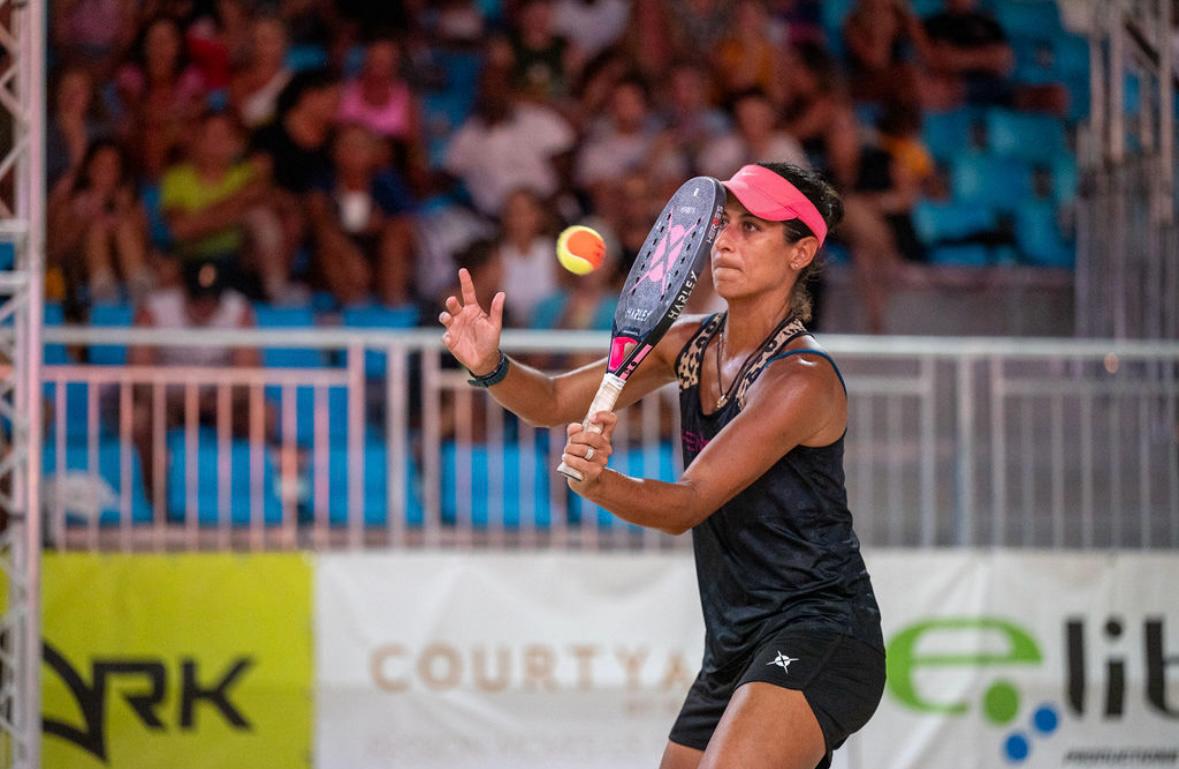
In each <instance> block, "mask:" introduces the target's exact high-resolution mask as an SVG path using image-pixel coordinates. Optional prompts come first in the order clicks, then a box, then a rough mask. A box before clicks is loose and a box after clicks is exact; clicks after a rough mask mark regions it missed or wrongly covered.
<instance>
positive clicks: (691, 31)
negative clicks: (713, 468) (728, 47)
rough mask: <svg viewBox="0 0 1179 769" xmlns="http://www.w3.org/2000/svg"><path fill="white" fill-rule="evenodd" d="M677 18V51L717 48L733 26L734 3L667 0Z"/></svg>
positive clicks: (686, 52) (670, 12) (687, 52)
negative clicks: (731, 18) (730, 19)
mask: <svg viewBox="0 0 1179 769" xmlns="http://www.w3.org/2000/svg"><path fill="white" fill-rule="evenodd" d="M664 2H665V3H666V4H667V9H668V10H667V13H668V15H669V17H670V18H671V19H672V20H674V23H673V24H672V26H671V29H672V33H673V34H674V35H675V47H676V51H675V52H676V54H677V55H679V56H683V55H687V56H691V55H697V56H698V55H700V54H701V53H702V52H707V51H715V50H717V46H718V45H720V42H721V40H722V39H724V36H725V34H726V33H727V32H728V29H729V18H730V16H731V15H732V5H731V4H730V3H729V2H724V0H664Z"/></svg>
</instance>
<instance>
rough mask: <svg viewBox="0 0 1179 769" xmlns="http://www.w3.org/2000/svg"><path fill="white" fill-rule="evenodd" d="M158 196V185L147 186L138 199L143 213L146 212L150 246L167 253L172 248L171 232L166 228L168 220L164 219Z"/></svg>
mask: <svg viewBox="0 0 1179 769" xmlns="http://www.w3.org/2000/svg"><path fill="white" fill-rule="evenodd" d="M160 195H161V193H160V185H158V184H148V185H145V186H144V187H143V191H142V192H141V193H140V199H141V200H142V202H143V208H144V211H146V212H147V230H148V238H149V239H150V240H151V244H152V245H153V246H155V247H156V248H158V249H160V250H162V251H167V250H169V249H170V248H171V247H172V230H171V229H170V228H169V227H168V220H167V219H166V218H164V208H163V205H162V204H161V198H160Z"/></svg>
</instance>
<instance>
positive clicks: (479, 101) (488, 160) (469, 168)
mask: <svg viewBox="0 0 1179 769" xmlns="http://www.w3.org/2000/svg"><path fill="white" fill-rule="evenodd" d="M575 139H576V135H575V134H574V133H573V130H572V129H571V128H570V127H569V125H568V123H566V122H565V120H564V119H563V118H562V117H561V116H560V115H558V114H557V113H556V112H554V111H553V110H552V109H550V108H548V107H545V106H543V105H540V104H528V103H517V102H516V101H515V99H514V98H513V97H512V95H511V92H510V90H509V88H508V80H507V76H506V74H505V73H504V72H503V70H500V69H496V68H488V69H486V70H485V71H484V73H483V76H482V79H481V81H480V87H479V94H478V97H477V98H476V103H475V108H474V111H473V113H472V114H471V116H470V117H469V118H468V119H467V120H466V122H464V123H463V125H462V126H461V127H460V128H459V130H458V131H456V132H455V135H454V137H453V138H452V139H451V142H450V146H449V147H448V149H447V152H446V158H445V159H444V161H443V167H444V169H445V170H446V171H447V172H448V173H450V174H452V175H453V176H455V177H457V178H459V179H460V180H462V182H463V183H464V185H465V187H466V190H467V192H468V193H469V194H470V195H471V200H472V201H473V202H474V204H475V207H476V208H477V209H479V211H480V212H481V213H483V214H485V215H487V216H491V217H498V216H499V213H500V211H501V210H502V208H503V204H504V202H505V201H506V200H507V197H508V195H509V194H510V193H511V192H512V191H514V190H517V189H521V188H523V189H529V190H532V191H534V192H536V193H537V194H538V195H540V196H541V197H543V198H546V199H547V198H551V197H552V196H554V195H555V194H556V193H557V192H558V190H559V189H560V188H561V172H560V168H559V166H560V164H561V160H560V156H562V155H565V154H566V153H568V152H569V151H570V150H572V149H573V147H574V141H575Z"/></svg>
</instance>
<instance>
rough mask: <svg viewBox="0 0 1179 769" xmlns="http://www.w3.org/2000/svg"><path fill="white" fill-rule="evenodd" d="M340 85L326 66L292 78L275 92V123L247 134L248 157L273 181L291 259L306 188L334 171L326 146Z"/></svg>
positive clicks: (302, 226) (302, 224) (299, 239)
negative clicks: (277, 95) (252, 133)
mask: <svg viewBox="0 0 1179 769" xmlns="http://www.w3.org/2000/svg"><path fill="white" fill-rule="evenodd" d="M339 102H340V86H339V83H338V81H337V80H336V78H335V77H334V76H333V75H332V74H331V73H329V72H328V71H327V70H322V69H317V70H307V71H304V72H300V73H298V74H296V75H295V76H294V77H292V78H291V81H290V82H289V83H287V85H286V87H285V88H283V89H282V92H281V93H280V94H279V97H278V103H277V105H276V107H277V114H276V118H275V120H274V122H272V123H270V124H268V125H266V126H264V127H262V128H260V129H258V130H257V131H256V132H255V133H254V135H253V136H252V137H251V139H250V153H251V158H252V160H253V161H254V162H255V163H256V164H257V165H258V166H259V168H261V170H262V173H263V174H264V176H265V177H266V178H268V179H269V180H270V182H271V184H272V186H273V191H272V193H271V195H270V199H269V203H270V205H271V206H272V207H273V208H274V210H275V211H277V213H278V216H279V220H280V221H281V223H282V252H283V257H284V260H285V263H286V264H287V265H290V264H292V262H293V261H294V258H295V254H296V252H297V251H298V249H299V248H300V246H301V245H302V243H303V240H304V238H305V236H306V233H307V212H306V210H305V198H306V195H307V192H308V191H309V190H311V188H312V186H313V185H314V184H315V183H317V182H318V181H319V180H321V179H324V178H326V177H328V176H329V175H330V174H331V172H332V163H331V157H330V154H329V151H328V146H329V140H330V139H331V133H332V128H333V126H334V125H335V118H336V113H337V110H338V108H339Z"/></svg>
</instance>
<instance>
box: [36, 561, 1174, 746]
mask: <svg viewBox="0 0 1179 769" xmlns="http://www.w3.org/2000/svg"><path fill="white" fill-rule="evenodd" d="M868 562H869V568H870V570H871V572H872V574H873V578H874V581H875V584H876V589H877V593H878V597H879V600H880V604H881V607H882V610H883V614H884V619H885V637H886V643H887V656H888V673H889V684H888V688H887V690H886V692H885V695H884V699H883V702H882V704H881V707H880V710H879V711H878V713H877V715H876V716H875V718H874V719H873V721H872V722H871V723H870V724H869V726H868V727H867V729H866V730H865V731H864V732H863V733H862V734H860V735H857V736H856V737H854V738H853V739H852V740H851V741H850V742H849V744H848V745H847V746H846V747H845V748H844V749H842V750H840V751H839V752H838V753H837V754H836V763H835V765H836V767H844V768H845V769H859V768H860V767H869V766H871V767H895V768H896V769H900V768H901V767H905V768H906V769H913V768H916V767H947V766H953V767H964V768H966V767H979V769H983V768H984V767H985V768H987V769H990V768H992V767H993V768H994V769H998V768H999V767H1011V766H1029V767H1031V766H1036V767H1039V766H1071V765H1078V766H1103V767H1121V766H1125V767H1131V766H1135V767H1139V766H1144V765H1152V766H1174V765H1175V764H1176V763H1179V736H1177V735H1179V602H1176V601H1175V600H1174V595H1173V585H1175V584H1176V583H1177V582H1179V563H1176V561H1175V559H1174V558H1168V557H1167V556H1163V555H1151V554H1147V553H1141V552H1128V551H1120V552H1117V551H1111V552H1106V553H1064V552H1049V551H1020V552H1015V551H1010V550H991V551H978V550H965V549H949V550H936V551H931V550H920V551H918V550H894V549H888V550H877V551H873V552H870V553H868ZM44 625H45V664H44V666H43V691H44V716H45V722H44V723H45V737H44V741H43V742H44V744H43V750H44V755H45V765H46V766H52V767H61V768H63V769H74V768H77V769H99V768H100V767H109V768H111V769H123V768H124V767H126V768H128V769H130V768H131V767H155V766H168V767H178V768H184V767H194V768H195V767H211V766H216V767H219V769H233V768H234V767H239V766H240V767H251V768H252V769H265V768H268V767H275V768H276V769H278V768H279V767H283V768H284V769H289V768H290V767H307V766H313V767H316V769H343V768H344V767H348V769H367V768H368V767H373V768H374V769H375V768H376V767H414V768H415V769H431V768H432V767H447V768H448V769H458V768H461V767H483V768H485V767H504V768H505V769H506V768H507V767H511V768H512V769H529V768H530V767H537V768H539V767H578V768H581V767H586V768H587V769H588V767H606V766H609V767H618V768H623V769H625V768H627V767H636V769H637V767H644V768H649V767H653V766H656V765H657V763H658V757H659V754H660V752H661V750H662V746H663V744H664V740H665V738H666V733H667V730H668V728H669V726H670V724H671V721H672V720H673V719H674V717H675V714H676V712H677V710H678V707H679V704H680V702H681V700H682V697H683V695H684V693H685V691H686V689H687V687H688V686H689V685H690V683H691V681H692V678H693V675H694V673H695V670H696V667H697V665H698V660H699V657H700V653H701V648H702V638H703V628H702V624H701V620H700V613H699V608H698V605H697V597H696V585H695V576H694V572H693V568H692V562H691V558H690V556H688V555H686V554H683V553H666V554H649V553H648V554H639V553H633V554H625V553H598V554H576V553H530V554H524V553H518V554H503V553H498V554H492V553H486V554H484V553H480V554H471V553H440V552H434V553H431V552H418V553H381V554H357V553H341V554H324V555H317V556H311V555H307V554H298V553H290V554H259V555H249V556H240V555H232V554H185V555H81V554H63V555H49V556H47V557H46V561H45V616H44ZM781 651H782V653H783V654H784V655H786V657H790V656H791V655H790V651H791V650H789V649H782V650H781ZM788 674H789V671H788V669H787V670H786V671H784V675H788Z"/></svg>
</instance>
